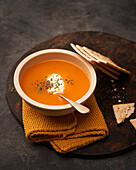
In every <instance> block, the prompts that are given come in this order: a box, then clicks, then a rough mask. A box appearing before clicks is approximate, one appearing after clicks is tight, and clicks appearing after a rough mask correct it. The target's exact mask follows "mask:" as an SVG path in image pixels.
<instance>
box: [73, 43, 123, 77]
mask: <svg viewBox="0 0 136 170" xmlns="http://www.w3.org/2000/svg"><path fill="white" fill-rule="evenodd" d="M76 47H77V48H78V49H79V50H80V51H81V52H82V53H83V54H84V55H86V56H88V58H91V59H92V60H93V61H95V62H97V63H98V64H99V65H100V66H101V67H104V68H105V69H106V70H108V71H110V72H111V73H113V74H116V75H117V76H120V73H119V72H117V71H116V70H114V69H113V68H111V67H108V66H107V65H106V62H103V60H100V59H98V58H97V57H96V58H94V57H93V56H91V55H90V54H89V53H87V52H86V51H85V50H84V48H83V47H81V46H79V45H76Z"/></svg>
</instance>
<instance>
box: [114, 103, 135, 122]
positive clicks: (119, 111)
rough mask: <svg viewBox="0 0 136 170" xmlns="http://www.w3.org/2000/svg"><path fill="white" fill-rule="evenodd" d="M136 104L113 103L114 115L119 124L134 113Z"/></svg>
mask: <svg viewBox="0 0 136 170" xmlns="http://www.w3.org/2000/svg"><path fill="white" fill-rule="evenodd" d="M134 105H135V103H126V104H117V105H113V110H114V115H115V118H116V121H117V123H118V124H119V123H122V122H124V120H125V118H128V117H129V116H130V115H131V114H132V113H134V110H135V107H134Z"/></svg>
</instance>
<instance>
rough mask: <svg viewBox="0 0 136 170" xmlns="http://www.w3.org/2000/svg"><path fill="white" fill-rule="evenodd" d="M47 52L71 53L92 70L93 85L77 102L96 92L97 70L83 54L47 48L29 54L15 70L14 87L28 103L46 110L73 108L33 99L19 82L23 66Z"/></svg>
mask: <svg viewBox="0 0 136 170" xmlns="http://www.w3.org/2000/svg"><path fill="white" fill-rule="evenodd" d="M47 53H63V54H67V55H71V56H73V57H75V58H77V59H78V60H80V61H81V62H82V63H83V64H84V65H85V66H86V67H88V69H89V70H90V72H91V74H92V77H93V81H92V82H91V86H90V88H89V90H88V91H87V93H86V94H85V95H84V96H82V97H81V98H80V99H78V100H77V101H76V102H78V103H83V102H84V101H86V100H87V99H88V98H89V97H90V96H91V95H92V93H93V92H94V90H95V87H96V81H97V79H96V72H95V70H94V68H93V66H92V65H91V63H88V62H87V61H86V60H85V59H83V58H82V57H81V56H79V55H78V54H77V53H75V52H73V51H70V50H65V49H45V50H40V51H37V52H34V53H32V54H30V55H28V56H27V57H26V58H24V59H23V60H22V61H21V62H20V63H19V64H18V66H17V67H16V69H15V72H14V77H13V82H14V87H15V89H16V91H17V93H18V94H19V96H20V97H21V98H22V99H24V100H25V101H26V102H27V103H28V104H30V105H33V106H34V107H38V108H40V109H46V110H63V109H70V108H72V106H71V105H70V104H65V105H46V104H42V103H39V102H37V101H35V100H33V99H31V98H30V97H28V96H27V95H26V94H25V92H24V91H23V90H22V88H21V86H20V83H19V75H20V72H21V70H22V68H23V67H24V65H25V64H26V63H27V62H28V61H30V60H31V59H32V58H35V57H38V56H39V55H42V54H47Z"/></svg>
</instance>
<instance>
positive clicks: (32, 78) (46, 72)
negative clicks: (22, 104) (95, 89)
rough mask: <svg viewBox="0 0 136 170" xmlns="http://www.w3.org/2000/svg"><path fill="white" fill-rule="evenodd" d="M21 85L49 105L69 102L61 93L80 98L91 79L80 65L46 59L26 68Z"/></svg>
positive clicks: (28, 92) (36, 98) (34, 98)
mask: <svg viewBox="0 0 136 170" xmlns="http://www.w3.org/2000/svg"><path fill="white" fill-rule="evenodd" d="M20 85H21V88H22V89H23V91H24V92H25V93H26V95H27V96H29V97H30V98H31V99H33V100H35V101H37V102H39V103H43V104H47V105H63V104H68V103H67V101H65V100H64V99H62V98H61V97H60V96H59V94H60V93H61V94H63V95H64V96H65V97H67V98H69V99H71V100H74V101H76V100H78V99H80V98H81V97H83V96H84V95H85V93H86V92H87V91H88V90H89V87H90V80H89V78H88V75H87V73H86V72H85V71H84V70H83V69H82V68H80V67H79V66H77V65H75V64H73V63H71V62H67V61H63V60H46V61H43V62H39V63H37V64H34V65H32V66H31V67H30V68H28V70H26V71H25V72H24V73H23V75H22V77H21V79H20Z"/></svg>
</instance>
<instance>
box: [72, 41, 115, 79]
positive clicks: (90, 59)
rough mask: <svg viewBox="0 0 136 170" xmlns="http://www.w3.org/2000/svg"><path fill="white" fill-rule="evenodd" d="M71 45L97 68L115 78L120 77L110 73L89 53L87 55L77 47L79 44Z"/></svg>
mask: <svg viewBox="0 0 136 170" xmlns="http://www.w3.org/2000/svg"><path fill="white" fill-rule="evenodd" d="M70 45H71V47H72V48H73V49H74V50H75V51H76V52H77V53H78V54H79V55H81V56H82V57H83V58H84V59H86V60H87V61H89V62H90V63H91V64H93V65H94V66H95V67H96V68H98V69H99V70H101V71H102V72H103V73H105V74H107V75H108V76H110V77H111V78H114V79H116V80H118V77H116V76H115V75H113V74H112V73H110V72H109V71H107V70H106V69H105V68H103V67H101V66H100V65H99V64H98V63H97V62H95V60H94V59H92V58H90V57H88V56H87V55H85V53H82V52H81V51H80V50H79V49H80V48H77V46H75V45H74V44H73V43H71V44H70Z"/></svg>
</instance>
